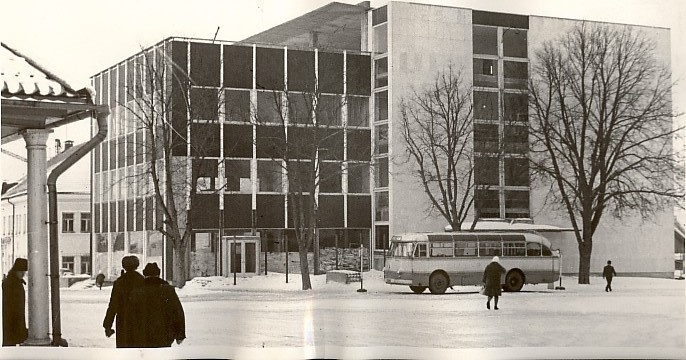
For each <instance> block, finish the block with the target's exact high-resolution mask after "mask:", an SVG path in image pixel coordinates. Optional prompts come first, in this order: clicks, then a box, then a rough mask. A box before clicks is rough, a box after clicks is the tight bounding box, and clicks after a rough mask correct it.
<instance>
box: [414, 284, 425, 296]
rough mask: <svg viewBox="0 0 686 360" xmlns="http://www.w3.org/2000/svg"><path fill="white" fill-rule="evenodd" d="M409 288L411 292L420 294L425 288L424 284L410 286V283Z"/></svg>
mask: <svg viewBox="0 0 686 360" xmlns="http://www.w3.org/2000/svg"><path fill="white" fill-rule="evenodd" d="M410 290H412V292H413V293H415V294H421V293H423V292H424V290H426V286H411V285H410Z"/></svg>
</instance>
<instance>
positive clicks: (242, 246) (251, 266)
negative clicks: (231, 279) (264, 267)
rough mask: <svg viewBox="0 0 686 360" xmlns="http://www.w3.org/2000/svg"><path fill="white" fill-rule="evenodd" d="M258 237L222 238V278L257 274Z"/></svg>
mask: <svg viewBox="0 0 686 360" xmlns="http://www.w3.org/2000/svg"><path fill="white" fill-rule="evenodd" d="M259 243H260V239H259V237H253V236H250V237H247V236H245V237H238V236H237V237H236V238H234V237H232V236H227V237H224V246H223V248H224V249H225V250H224V251H225V253H224V256H223V258H224V266H223V269H225V270H224V271H223V272H224V274H223V275H224V276H230V275H232V274H233V273H234V272H235V273H236V274H238V275H254V274H256V273H258V272H259V267H260V265H259V258H258V257H259V251H260V250H259Z"/></svg>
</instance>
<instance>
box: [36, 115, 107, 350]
mask: <svg viewBox="0 0 686 360" xmlns="http://www.w3.org/2000/svg"><path fill="white" fill-rule="evenodd" d="M108 115H109V110H108V108H107V107H106V106H102V107H98V109H97V110H90V111H84V112H82V113H79V114H78V115H77V117H78V118H80V119H87V118H89V117H90V118H93V117H94V116H96V119H97V122H98V133H97V134H95V137H93V138H92V139H90V140H88V142H86V143H84V144H83V145H80V146H79V148H78V149H76V150H75V151H74V153H73V154H71V155H70V156H69V157H68V158H66V159H65V160H64V161H63V162H61V163H60V164H59V165H57V167H55V169H54V170H52V172H50V175H49V176H48V222H49V227H50V295H51V296H50V300H51V302H52V304H51V305H52V343H51V345H52V346H68V344H67V341H66V340H64V339H62V321H61V319H60V258H59V257H60V252H59V242H58V238H57V236H58V235H57V234H58V232H57V178H58V177H60V175H62V173H64V172H65V171H66V170H67V169H69V168H70V167H71V166H72V165H74V163H76V162H77V161H79V160H80V159H81V158H82V157H84V156H85V155H86V154H88V153H89V152H90V151H91V150H92V149H93V148H95V147H96V146H97V145H98V144H99V143H100V142H102V141H103V140H105V137H106V136H107V116H108Z"/></svg>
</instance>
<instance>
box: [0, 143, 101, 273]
mask: <svg viewBox="0 0 686 360" xmlns="http://www.w3.org/2000/svg"><path fill="white" fill-rule="evenodd" d="M72 145H73V143H72V142H71V141H68V142H67V145H66V146H65V148H64V150H63V151H62V152H60V153H58V154H57V155H55V156H54V157H53V158H51V159H50V160H48V163H47V165H48V169H47V173H48V174H50V171H52V170H53V169H54V168H55V167H56V166H57V165H59V164H60V163H61V162H62V161H63V160H64V159H66V158H67V157H69V155H71V154H72V153H73V152H74V150H75V149H76V148H74V147H73V146H72ZM89 171H90V168H89V166H88V159H87V158H86V159H82V160H81V161H79V162H77V163H76V164H75V165H74V166H73V167H72V168H70V169H69V170H67V172H66V173H65V174H63V175H62V177H60V178H59V179H58V181H57V210H58V214H57V220H58V223H59V224H58V230H57V231H58V238H59V250H60V267H61V269H63V270H62V272H71V273H73V274H91V255H90V237H91V212H90V184H89V181H88V179H89ZM46 196H47V192H46ZM0 203H1V205H2V242H1V247H0V248H1V250H2V266H3V269H9V268H11V267H12V264H13V262H14V259H16V258H18V257H23V258H27V257H28V254H27V251H28V248H27V244H28V242H27V241H28V235H27V218H26V216H27V197H26V177H24V178H22V179H21V180H19V181H18V182H17V184H16V185H14V186H13V187H11V188H10V189H9V190H7V191H6V192H5V193H3V194H2V201H1V202H0ZM46 218H47V215H46ZM45 241H46V242H47V241H48V240H47V239H45Z"/></svg>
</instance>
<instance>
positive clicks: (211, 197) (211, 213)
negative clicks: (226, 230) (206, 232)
mask: <svg viewBox="0 0 686 360" xmlns="http://www.w3.org/2000/svg"><path fill="white" fill-rule="evenodd" d="M219 196H220V195H217V194H195V196H194V197H193V206H191V211H190V217H191V221H192V222H193V227H194V228H197V229H218V228H219Z"/></svg>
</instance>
